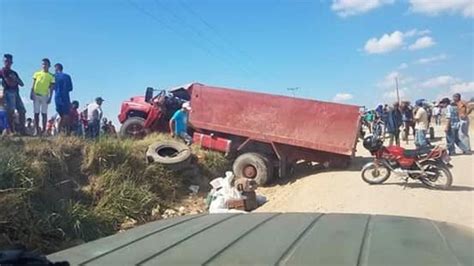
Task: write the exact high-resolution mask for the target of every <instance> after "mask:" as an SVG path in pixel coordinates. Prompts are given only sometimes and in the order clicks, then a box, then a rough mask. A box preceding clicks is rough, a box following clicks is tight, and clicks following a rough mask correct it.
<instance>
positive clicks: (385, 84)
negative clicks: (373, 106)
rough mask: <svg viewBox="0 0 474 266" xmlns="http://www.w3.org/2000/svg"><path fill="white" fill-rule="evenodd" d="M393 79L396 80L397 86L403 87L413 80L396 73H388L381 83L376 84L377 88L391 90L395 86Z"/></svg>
mask: <svg viewBox="0 0 474 266" xmlns="http://www.w3.org/2000/svg"><path fill="white" fill-rule="evenodd" d="M395 79H398V85H399V86H404V85H408V84H410V83H412V82H413V81H414V78H412V77H408V76H405V75H403V74H401V73H400V72H398V71H392V72H390V73H388V74H387V75H386V76H385V77H384V78H383V80H382V81H380V82H378V83H377V87H379V88H381V89H393V88H395V86H396V82H395Z"/></svg>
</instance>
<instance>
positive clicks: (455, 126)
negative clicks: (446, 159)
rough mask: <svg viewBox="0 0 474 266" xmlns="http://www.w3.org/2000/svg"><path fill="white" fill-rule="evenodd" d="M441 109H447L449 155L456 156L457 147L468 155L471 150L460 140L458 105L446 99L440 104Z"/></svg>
mask: <svg viewBox="0 0 474 266" xmlns="http://www.w3.org/2000/svg"><path fill="white" fill-rule="evenodd" d="M439 104H440V106H441V107H443V108H446V120H447V123H446V127H445V129H444V131H445V132H446V142H447V146H448V151H449V155H455V154H456V147H455V145H457V146H458V147H459V148H460V149H461V151H462V152H463V153H466V154H468V153H469V150H468V148H467V147H466V146H465V145H464V143H463V142H462V141H461V140H460V139H459V114H458V108H457V106H456V104H452V103H451V101H450V100H449V98H444V99H442V100H441V102H440V103H439Z"/></svg>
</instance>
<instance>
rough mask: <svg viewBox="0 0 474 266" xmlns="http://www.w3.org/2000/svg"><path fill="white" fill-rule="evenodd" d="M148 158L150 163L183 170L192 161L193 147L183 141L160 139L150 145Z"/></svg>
mask: <svg viewBox="0 0 474 266" xmlns="http://www.w3.org/2000/svg"><path fill="white" fill-rule="evenodd" d="M146 158H147V160H148V162H150V163H159V164H163V165H165V166H166V167H168V168H169V169H172V170H181V169H183V168H186V167H187V166H188V165H189V163H190V161H191V149H190V148H189V147H188V146H187V145H185V144H184V143H181V142H177V141H159V142H156V143H154V144H151V145H150V146H149V147H148V150H147V152H146Z"/></svg>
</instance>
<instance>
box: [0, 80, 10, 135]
mask: <svg viewBox="0 0 474 266" xmlns="http://www.w3.org/2000/svg"><path fill="white" fill-rule="evenodd" d="M0 90H3V89H2V88H1V87H0ZM3 97H4V96H3V95H0V136H1V135H2V134H3V132H5V133H6V134H8V133H9V125H8V113H7V111H6V110H5V107H4V100H3Z"/></svg>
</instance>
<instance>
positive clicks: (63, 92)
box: [54, 63, 72, 134]
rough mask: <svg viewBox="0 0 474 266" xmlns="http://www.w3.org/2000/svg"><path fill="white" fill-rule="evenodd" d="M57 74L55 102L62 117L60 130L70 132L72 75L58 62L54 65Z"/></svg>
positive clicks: (55, 77)
mask: <svg viewBox="0 0 474 266" xmlns="http://www.w3.org/2000/svg"><path fill="white" fill-rule="evenodd" d="M54 69H55V72H56V74H55V75H54V79H55V83H54V102H55V103H56V112H57V113H58V114H59V116H60V117H61V120H60V122H59V132H65V133H67V134H69V131H70V128H71V127H70V119H69V113H70V111H71V99H70V97H69V93H70V92H71V91H72V80H71V77H70V76H69V75H68V74H66V73H63V65H62V64H60V63H57V64H56V65H54Z"/></svg>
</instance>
